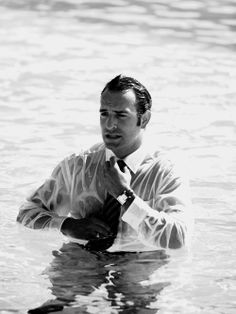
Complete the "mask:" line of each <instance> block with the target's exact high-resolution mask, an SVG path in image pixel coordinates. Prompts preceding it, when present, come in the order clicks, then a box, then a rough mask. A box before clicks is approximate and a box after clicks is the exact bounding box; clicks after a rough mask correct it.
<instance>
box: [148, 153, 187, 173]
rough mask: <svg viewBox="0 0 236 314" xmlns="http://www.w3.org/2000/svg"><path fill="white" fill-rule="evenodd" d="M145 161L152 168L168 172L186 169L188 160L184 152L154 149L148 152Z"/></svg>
mask: <svg viewBox="0 0 236 314" xmlns="http://www.w3.org/2000/svg"><path fill="white" fill-rule="evenodd" d="M146 161H147V162H148V161H149V162H150V163H152V165H153V166H155V167H158V168H162V169H166V170H168V169H169V170H170V169H173V168H178V169H180V168H181V169H182V168H186V167H187V165H188V158H187V156H186V154H184V152H182V151H180V150H177V149H173V150H167V149H159V150H155V149H154V148H153V149H151V150H150V152H149V153H148V155H147V157H146Z"/></svg>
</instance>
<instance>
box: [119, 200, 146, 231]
mask: <svg viewBox="0 0 236 314" xmlns="http://www.w3.org/2000/svg"><path fill="white" fill-rule="evenodd" d="M149 211H150V208H149V206H148V205H147V204H146V203H145V202H144V201H143V200H142V199H140V198H139V197H138V196H136V197H135V199H134V200H133V202H132V203H131V205H130V206H129V207H128V209H127V210H126V211H125V213H124V214H123V216H122V217H121V219H122V220H123V221H124V222H127V223H128V224H129V225H130V226H131V227H132V228H133V229H135V230H136V231H138V228H139V225H140V224H141V222H142V221H143V220H144V218H145V217H146V216H147V215H148V212H149Z"/></svg>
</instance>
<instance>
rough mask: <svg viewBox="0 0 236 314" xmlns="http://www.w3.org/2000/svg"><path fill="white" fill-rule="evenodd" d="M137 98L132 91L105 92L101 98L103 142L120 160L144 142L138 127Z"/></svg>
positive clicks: (140, 129)
mask: <svg viewBox="0 0 236 314" xmlns="http://www.w3.org/2000/svg"><path fill="white" fill-rule="evenodd" d="M135 103H136V96H135V93H134V91H133V90H132V89H130V90H127V91H124V92H110V91H109V90H105V92H103V94H102V97H101V107H100V125H101V130H102V137H103V141H104V143H105V145H106V147H107V148H109V149H111V150H112V151H113V153H114V154H115V155H116V156H117V157H118V158H124V157H126V156H127V155H129V154H131V153H132V152H134V151H135V150H136V149H137V148H139V146H140V145H141V142H142V133H143V132H142V131H143V130H142V128H141V126H138V125H137V124H138V123H137V122H138V117H137V110H136V107H135Z"/></svg>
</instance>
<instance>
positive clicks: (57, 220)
mask: <svg viewBox="0 0 236 314" xmlns="http://www.w3.org/2000/svg"><path fill="white" fill-rule="evenodd" d="M66 218H68V217H64V216H63V217H53V218H52V220H51V221H50V229H57V230H59V231H61V226H62V224H63V222H64V221H65V220H66Z"/></svg>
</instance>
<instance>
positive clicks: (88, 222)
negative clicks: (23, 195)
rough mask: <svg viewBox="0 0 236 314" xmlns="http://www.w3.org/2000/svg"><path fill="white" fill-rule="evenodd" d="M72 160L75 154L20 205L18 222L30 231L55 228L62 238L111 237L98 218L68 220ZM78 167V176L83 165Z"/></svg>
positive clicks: (108, 229)
mask: <svg viewBox="0 0 236 314" xmlns="http://www.w3.org/2000/svg"><path fill="white" fill-rule="evenodd" d="M81 158H82V157H81ZM73 159H74V155H72V156H71V159H68V158H66V159H65V160H63V161H62V162H61V163H60V164H59V165H58V166H57V167H56V168H55V170H54V171H53V173H52V175H51V177H50V178H49V179H48V180H46V181H45V183H44V184H43V185H42V186H41V187H40V188H38V189H37V190H36V191H35V192H34V193H33V194H32V195H31V196H30V197H29V198H28V199H27V201H26V202H25V203H24V204H23V205H22V206H21V208H20V211H19V214H18V216H17V221H18V222H19V223H22V224H23V225H25V226H26V227H29V228H32V229H58V230H59V231H61V232H62V233H63V234H64V235H66V236H69V237H72V238H76V239H83V240H90V239H94V238H96V237H97V236H98V235H99V236H100V237H107V236H110V234H111V231H110V228H109V227H108V226H107V225H106V224H105V223H104V222H102V221H101V220H99V219H97V218H94V217H89V218H82V219H75V218H72V217H68V214H69V213H70V209H71V208H70V207H71V201H72V200H71V199H70V198H71V185H72V176H73V175H72V173H73V167H74V162H73V161H74V160H73ZM79 164H80V166H81V168H80V169H78V167H77V169H76V171H77V173H78V172H79V171H81V169H82V165H83V162H81V163H79ZM77 177H78V176H77Z"/></svg>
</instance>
